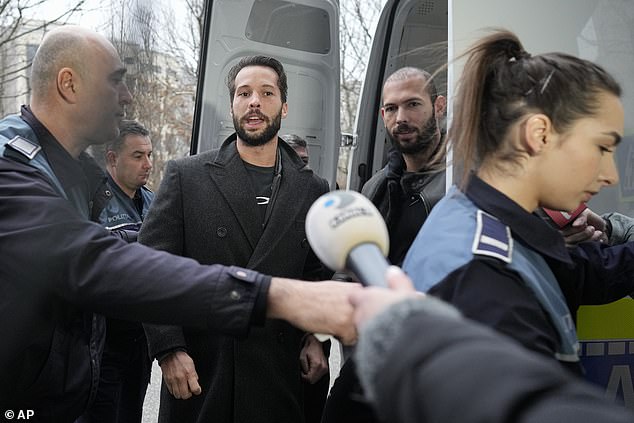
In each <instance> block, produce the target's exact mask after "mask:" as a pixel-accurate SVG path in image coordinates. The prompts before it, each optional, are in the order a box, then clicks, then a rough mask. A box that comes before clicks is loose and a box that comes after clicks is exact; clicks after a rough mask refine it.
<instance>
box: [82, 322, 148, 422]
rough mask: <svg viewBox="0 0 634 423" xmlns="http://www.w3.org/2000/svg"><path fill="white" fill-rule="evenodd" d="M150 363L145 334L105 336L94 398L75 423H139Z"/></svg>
mask: <svg viewBox="0 0 634 423" xmlns="http://www.w3.org/2000/svg"><path fill="white" fill-rule="evenodd" d="M141 331H142V329H141ZM109 335H112V334H109ZM113 338H114V340H113ZM150 364H151V363H150V359H149V358H148V353H147V342H146V340H145V334H143V333H142V332H140V333H137V335H136V336H134V337H130V336H123V337H113V336H108V337H107V338H106V345H105V347H104V352H103V356H102V359H101V375H100V377H99V387H98V389H97V396H96V398H95V401H94V402H93V404H92V405H91V407H90V408H89V409H88V410H87V412H86V413H84V415H83V416H81V417H80V418H79V419H78V420H77V421H76V423H141V419H142V415H143V400H144V399H145V392H146V390H147V385H148V383H149V381H150V372H151V366H150Z"/></svg>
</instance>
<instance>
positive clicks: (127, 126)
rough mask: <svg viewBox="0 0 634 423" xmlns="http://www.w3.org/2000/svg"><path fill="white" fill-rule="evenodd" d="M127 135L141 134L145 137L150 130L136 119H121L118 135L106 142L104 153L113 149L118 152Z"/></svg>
mask: <svg viewBox="0 0 634 423" xmlns="http://www.w3.org/2000/svg"><path fill="white" fill-rule="evenodd" d="M128 135H141V136H144V137H147V136H149V135H150V131H148V130H147V128H146V127H145V126H143V125H141V124H140V123H139V122H137V121H136V120H122V121H121V124H119V136H118V137H117V138H115V139H114V140H112V141H111V142H109V143H108V144H106V153H107V152H108V151H114V152H115V153H119V152H120V151H121V149H122V148H123V142H124V141H125V137H126V136H128Z"/></svg>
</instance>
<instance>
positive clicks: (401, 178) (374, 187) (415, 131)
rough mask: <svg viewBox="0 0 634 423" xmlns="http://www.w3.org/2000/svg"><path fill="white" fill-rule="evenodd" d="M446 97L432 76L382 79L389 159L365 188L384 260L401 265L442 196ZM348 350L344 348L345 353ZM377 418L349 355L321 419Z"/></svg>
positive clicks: (408, 72) (402, 73) (400, 73)
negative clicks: (382, 236) (378, 224)
mask: <svg viewBox="0 0 634 423" xmlns="http://www.w3.org/2000/svg"><path fill="white" fill-rule="evenodd" d="M446 106H447V101H446V98H445V97H444V96H442V95H438V92H437V89H436V86H435V84H434V82H433V80H432V79H431V75H430V74H429V73H428V72H426V71H424V70H421V69H418V68H414V67H404V68H401V69H398V70H397V71H396V72H394V73H393V74H391V75H390V76H389V77H388V78H387V79H386V80H385V82H384V83H383V106H382V107H381V117H382V118H383V123H384V124H385V130H386V132H387V135H388V137H389V139H390V141H391V143H392V148H391V149H390V151H389V153H388V163H387V165H386V166H385V167H383V168H382V169H381V170H380V171H378V172H377V173H376V174H375V175H374V176H373V177H372V178H370V180H368V181H367V182H366V183H365V185H364V186H363V188H362V190H361V193H362V194H364V195H365V196H366V197H368V198H369V199H370V200H371V201H372V202H373V203H374V205H375V206H376V207H377V208H378V209H379V211H380V212H381V215H382V216H383V218H384V219H385V223H386V224H387V228H388V232H389V235H390V252H389V254H388V259H389V261H390V262H391V263H393V264H395V265H399V266H400V265H401V264H402V263H403V260H404V259H405V254H406V253H407V250H408V249H409V247H410V245H411V244H412V242H413V241H414V238H415V237H416V234H418V230H419V229H420V227H421V226H422V225H423V222H425V219H427V216H428V215H429V213H430V212H431V209H432V207H433V206H435V205H436V203H437V202H438V201H439V200H440V199H441V198H442V197H443V195H444V194H445V143H444V136H443V133H442V131H441V130H440V128H441V122H442V120H443V119H444V116H445V109H446ZM349 354H350V351H349V350H348V349H346V350H344V355H345V357H348V356H349ZM372 421H376V417H375V416H374V412H373V410H372V409H371V407H370V406H369V405H368V404H367V403H366V402H365V399H364V396H363V392H362V389H361V386H360V384H359V380H358V378H357V374H356V369H355V364H354V360H352V359H347V360H346V361H345V363H344V365H343V367H342V368H341V372H340V373H339V377H338V378H337V379H336V380H335V382H334V385H333V387H332V389H331V391H330V396H329V397H328V400H327V402H326V407H325V410H324V419H323V420H322V422H324V423H339V422H342V423H343V422H346V423H354V422H372Z"/></svg>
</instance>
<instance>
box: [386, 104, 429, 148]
mask: <svg viewBox="0 0 634 423" xmlns="http://www.w3.org/2000/svg"><path fill="white" fill-rule="evenodd" d="M407 126H408V127H409V128H411V126H409V125H407ZM386 129H387V128H386ZM387 134H388V138H389V139H390V141H391V142H392V146H394V148H396V149H397V150H398V151H400V152H401V153H402V154H408V155H413V154H417V153H420V152H421V151H423V150H425V149H426V148H429V147H430V146H432V145H435V140H436V137H437V135H438V123H437V122H436V117H435V113H434V110H433V109H432V115H431V117H430V118H429V119H428V120H427V122H425V126H423V128H422V130H421V133H420V134H418V136H417V137H416V140H415V141H414V142H413V143H410V144H406V145H402V144H401V143H400V142H399V141H398V138H397V137H394V136H393V135H392V133H391V132H390V131H389V130H388V131H387Z"/></svg>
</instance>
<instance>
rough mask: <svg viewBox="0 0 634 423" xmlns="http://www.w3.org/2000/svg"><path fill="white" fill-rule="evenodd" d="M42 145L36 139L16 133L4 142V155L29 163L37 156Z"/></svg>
mask: <svg viewBox="0 0 634 423" xmlns="http://www.w3.org/2000/svg"><path fill="white" fill-rule="evenodd" d="M40 150H42V147H41V146H40V145H39V144H37V143H36V142H34V141H31V140H28V139H26V138H24V137H21V136H19V135H16V136H15V137H13V138H11V139H10V140H8V141H7V142H6V143H5V144H4V152H3V156H4V157H7V158H11V159H13V160H17V161H20V162H22V163H28V162H30V161H31V160H33V159H34V158H35V156H37V154H38V153H39V152H40Z"/></svg>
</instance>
